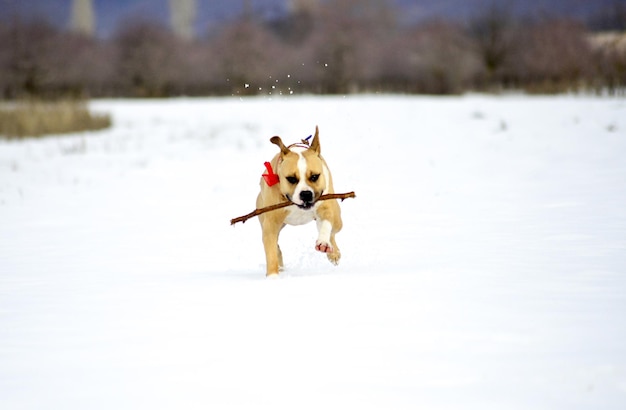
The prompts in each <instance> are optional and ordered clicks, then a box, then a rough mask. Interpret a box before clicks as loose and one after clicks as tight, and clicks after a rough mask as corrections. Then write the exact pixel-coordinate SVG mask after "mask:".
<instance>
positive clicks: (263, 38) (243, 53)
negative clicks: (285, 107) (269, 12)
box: [211, 16, 282, 94]
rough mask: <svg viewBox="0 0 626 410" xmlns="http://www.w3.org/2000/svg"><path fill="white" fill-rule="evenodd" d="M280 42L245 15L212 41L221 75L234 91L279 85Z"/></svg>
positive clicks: (267, 89) (263, 88)
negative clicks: (277, 81) (278, 56)
mask: <svg viewBox="0 0 626 410" xmlns="http://www.w3.org/2000/svg"><path fill="white" fill-rule="evenodd" d="M280 47H281V46H280V44H279V42H278V41H277V39H276V38H275V37H274V36H273V35H272V34H271V33H270V32H269V31H268V30H267V29H266V28H265V27H264V26H263V25H261V24H259V23H257V22H256V21H254V20H253V19H252V18H251V17H249V16H244V17H242V18H240V19H238V20H237V21H235V22H233V23H232V24H230V25H229V26H227V27H226V28H225V29H224V30H223V31H222V32H221V34H220V35H219V36H217V37H216V38H215V39H213V41H212V45H211V51H212V56H213V58H214V59H215V60H216V63H217V65H218V68H217V73H218V74H217V75H218V76H219V78H220V80H221V84H223V86H224V87H225V89H228V90H230V92H232V93H233V94H257V93H259V92H271V91H269V90H271V88H272V86H274V87H276V85H275V80H276V79H277V78H276V77H277V76H278V75H279V67H280V66H281V60H280V59H279V58H277V57H276V56H277V55H281V54H282V53H281V52H280V50H279V49H280Z"/></svg>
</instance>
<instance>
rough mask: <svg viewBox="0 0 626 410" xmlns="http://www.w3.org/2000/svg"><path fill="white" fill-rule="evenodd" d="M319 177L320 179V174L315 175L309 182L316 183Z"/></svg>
mask: <svg viewBox="0 0 626 410" xmlns="http://www.w3.org/2000/svg"><path fill="white" fill-rule="evenodd" d="M319 177H320V174H313V175H311V176H310V177H309V181H311V182H316V181H317V179H318V178H319Z"/></svg>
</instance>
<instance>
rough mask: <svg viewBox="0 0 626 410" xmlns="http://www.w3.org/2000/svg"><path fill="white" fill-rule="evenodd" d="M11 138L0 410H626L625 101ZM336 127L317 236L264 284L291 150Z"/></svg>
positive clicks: (424, 102)
mask: <svg viewBox="0 0 626 410" xmlns="http://www.w3.org/2000/svg"><path fill="white" fill-rule="evenodd" d="M92 106H93V108H94V109H97V110H102V111H107V112H110V113H112V115H113V118H114V122H115V125H114V127H113V128H112V129H110V130H107V131H103V132H97V133H91V134H79V135H67V136H59V137H50V138H46V139H41V140H26V141H20V142H7V141H4V142H2V141H0V407H1V408H3V409H42V408H47V409H53V408H54V409H98V408H102V409H138V408H144V409H233V408H241V409H309V408H310V409H325V408H338V409H364V408H372V409H416V408H419V409H429V410H430V409H481V410H484V409H498V410H501V409H533V410H537V409H551V410H552V409H568V410H570V409H623V408H626V342H625V340H626V159H625V154H626V101H624V100H616V99H596V98H582V97H523V96H507V97H488V96H477V95H472V96H466V97H462V98H426V97H385V96H383V97H377V96H366V97H349V98H341V97H325V98H315V97H296V98H293V97H289V98H279V99H267V98H252V99H246V100H243V101H242V100H238V99H191V100H187V99H179V100H168V101H158V100H154V101H98V102H95V103H93V104H92ZM316 124H318V125H319V126H320V132H321V143H322V152H323V154H324V155H325V157H326V159H327V161H328V163H329V165H330V167H331V170H332V171H333V175H334V179H335V188H336V190H337V191H338V192H347V191H352V190H354V191H356V193H357V198H356V199H348V200H346V201H345V202H343V203H342V209H343V216H344V223H345V227H344V230H343V231H342V232H341V233H340V234H339V235H338V237H337V240H338V243H339V246H340V248H341V251H342V254H343V259H342V261H341V263H340V265H339V267H334V266H332V265H331V264H329V263H328V261H327V260H326V258H325V256H323V255H322V254H319V253H316V252H315V250H314V249H313V248H314V241H315V238H316V235H315V227H314V224H311V225H308V226H305V227H298V228H290V229H285V231H283V236H282V237H281V239H282V241H281V246H282V248H283V252H284V254H285V263H286V265H287V266H286V268H287V269H286V271H285V272H284V274H283V277H282V280H276V281H267V280H265V279H264V254H263V251H262V245H261V241H260V228H259V225H258V222H257V221H256V220H251V221H249V222H247V223H246V224H244V225H241V224H238V225H237V226H235V227H231V226H230V225H229V221H230V219H231V218H233V217H236V216H239V215H243V214H245V213H247V212H249V211H251V210H252V209H253V208H254V201H255V198H256V195H257V192H258V180H259V177H260V175H261V173H262V172H263V170H264V169H263V161H265V160H269V159H270V158H271V157H272V155H274V153H275V152H276V147H275V146H274V145H272V144H270V143H269V142H268V139H269V138H270V137H271V136H272V135H275V134H279V135H281V136H282V137H283V139H284V140H285V141H286V142H295V141H297V140H299V139H301V138H303V137H306V136H307V135H309V134H311V133H312V132H313V131H314V127H315V125H316Z"/></svg>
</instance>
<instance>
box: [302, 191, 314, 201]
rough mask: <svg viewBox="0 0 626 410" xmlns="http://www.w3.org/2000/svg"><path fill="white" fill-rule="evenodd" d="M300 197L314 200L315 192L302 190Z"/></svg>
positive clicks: (303, 199) (304, 199)
mask: <svg viewBox="0 0 626 410" xmlns="http://www.w3.org/2000/svg"><path fill="white" fill-rule="evenodd" d="M300 199H301V200H302V201H304V202H312V201H313V192H311V191H302V192H300Z"/></svg>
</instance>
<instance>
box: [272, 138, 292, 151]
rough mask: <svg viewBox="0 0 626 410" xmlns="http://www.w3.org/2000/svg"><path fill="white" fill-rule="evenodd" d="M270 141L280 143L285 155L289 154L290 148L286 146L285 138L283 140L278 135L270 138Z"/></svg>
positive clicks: (279, 145)
mask: <svg viewBox="0 0 626 410" xmlns="http://www.w3.org/2000/svg"><path fill="white" fill-rule="evenodd" d="M270 142H271V143H272V144H275V145H278V147H279V148H280V151H281V152H282V154H283V155H287V154H289V148H287V147H285V144H283V140H281V139H280V137H279V136H278V135H276V136H274V137H272V138H270Z"/></svg>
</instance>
